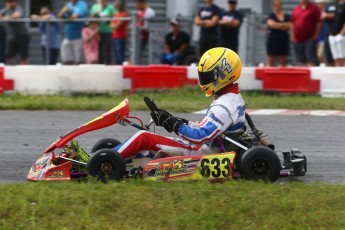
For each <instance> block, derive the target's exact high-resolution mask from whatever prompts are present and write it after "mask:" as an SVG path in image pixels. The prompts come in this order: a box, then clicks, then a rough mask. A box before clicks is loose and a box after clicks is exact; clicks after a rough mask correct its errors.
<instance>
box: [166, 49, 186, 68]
mask: <svg viewBox="0 0 345 230" xmlns="http://www.w3.org/2000/svg"><path fill="white" fill-rule="evenodd" d="M183 57H184V55H183V54H182V53H179V52H175V53H163V54H162V55H161V64H170V65H175V64H177V63H178V62H179V61H180V60H181V59H182V58H183Z"/></svg>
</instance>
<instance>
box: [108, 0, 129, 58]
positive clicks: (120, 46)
mask: <svg viewBox="0 0 345 230" xmlns="http://www.w3.org/2000/svg"><path fill="white" fill-rule="evenodd" d="M115 4H116V7H115V8H116V14H115V15H114V18H115V20H114V21H113V22H112V23H111V28H112V29H113V30H114V31H113V50H114V57H115V64H116V65H122V63H123V62H124V60H125V53H126V43H127V26H128V21H125V20H118V19H116V18H126V17H128V16H129V15H128V13H127V7H126V2H125V0H118V1H117V2H116V3H115Z"/></svg>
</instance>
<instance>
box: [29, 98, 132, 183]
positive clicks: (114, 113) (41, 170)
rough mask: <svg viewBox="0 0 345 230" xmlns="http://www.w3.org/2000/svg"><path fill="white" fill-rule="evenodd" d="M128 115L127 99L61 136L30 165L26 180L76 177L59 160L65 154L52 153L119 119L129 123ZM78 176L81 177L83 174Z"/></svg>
mask: <svg viewBox="0 0 345 230" xmlns="http://www.w3.org/2000/svg"><path fill="white" fill-rule="evenodd" d="M128 115H129V103H128V99H125V100H123V101H122V102H121V103H120V104H119V105H117V106H115V107H114V108H113V109H111V110H109V111H108V112H106V113H104V114H102V115H100V116H99V117H97V118H95V119H93V120H91V121H89V122H87V123H86V124H84V125H81V126H79V127H78V128H76V129H74V130H73V131H71V132H69V133H67V134H65V135H63V136H61V137H60V138H58V139H57V140H56V141H55V142H53V143H52V144H51V145H50V146H49V147H48V148H47V149H46V150H45V151H44V154H43V155H42V156H40V158H38V160H37V161H36V162H35V163H34V164H33V165H32V167H31V169H30V171H29V173H28V175H27V179H28V180H31V181H38V180H54V181H60V180H70V179H71V178H72V177H74V176H75V177H78V174H79V173H78V172H76V171H74V170H73V167H72V162H71V161H68V160H65V159H63V158H61V157H67V154H66V153H65V152H64V151H62V152H61V153H59V155H55V154H54V152H53V151H54V150H55V149H60V148H63V147H64V146H65V145H66V144H67V143H68V142H69V141H71V140H72V139H74V138H75V137H77V136H79V135H81V134H84V133H87V132H91V131H94V130H97V129H102V128H105V127H108V126H110V125H114V124H116V123H117V122H118V121H119V120H121V119H122V120H124V121H126V122H130V121H128V120H127V119H126V118H131V117H129V116H128ZM60 156H61V157H60ZM80 174H81V176H83V175H84V174H85V173H80Z"/></svg>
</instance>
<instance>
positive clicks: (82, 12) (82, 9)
mask: <svg viewBox="0 0 345 230" xmlns="http://www.w3.org/2000/svg"><path fill="white" fill-rule="evenodd" d="M87 12H88V10H87V4H86V3H85V2H84V1H83V2H79V4H78V5H77V6H76V7H74V8H73V14H77V15H78V16H79V17H81V18H84V17H86V16H87Z"/></svg>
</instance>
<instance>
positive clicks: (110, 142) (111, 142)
mask: <svg viewBox="0 0 345 230" xmlns="http://www.w3.org/2000/svg"><path fill="white" fill-rule="evenodd" d="M119 144H121V141H119V140H116V139H113V138H104V139H101V140H99V141H97V143H96V144H95V145H94V146H93V147H92V150H91V153H94V152H96V151H97V150H100V149H112V148H114V147H116V146H118V145H119Z"/></svg>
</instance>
